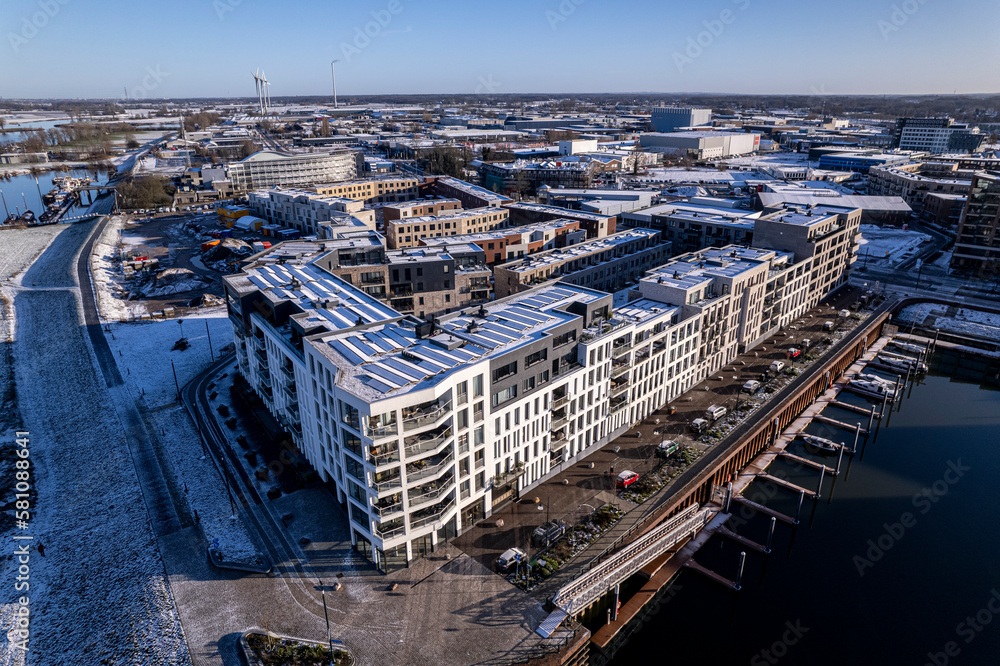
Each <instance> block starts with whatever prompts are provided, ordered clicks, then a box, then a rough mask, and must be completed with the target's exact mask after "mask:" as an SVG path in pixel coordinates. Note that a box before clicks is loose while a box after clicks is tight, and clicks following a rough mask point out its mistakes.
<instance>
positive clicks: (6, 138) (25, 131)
mask: <svg viewBox="0 0 1000 666" xmlns="http://www.w3.org/2000/svg"><path fill="white" fill-rule="evenodd" d="M15 117H16V116H15ZM69 122H70V119H69V118H64V119H62V120H39V121H37V122H31V123H25V124H23V125H19V124H15V123H10V122H8V123H7V126H6V127H5V129H8V130H10V129H19V130H22V131H19V132H0V145H3V144H5V143H17V142H18V141H24V140H25V139H27V138H29V137H31V136H32V135H33V134H35V132H32V131H30V130H36V129H45V130H47V129H52V128H53V127H57V126H59V125H65V124H67V123H69Z"/></svg>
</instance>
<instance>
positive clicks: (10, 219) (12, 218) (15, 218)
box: [3, 213, 21, 224]
mask: <svg viewBox="0 0 1000 666" xmlns="http://www.w3.org/2000/svg"><path fill="white" fill-rule="evenodd" d="M20 221H21V216H20V215H17V214H15V213H11V214H10V215H8V216H7V219H6V220H4V221H3V222H4V224H17V223H18V222H20Z"/></svg>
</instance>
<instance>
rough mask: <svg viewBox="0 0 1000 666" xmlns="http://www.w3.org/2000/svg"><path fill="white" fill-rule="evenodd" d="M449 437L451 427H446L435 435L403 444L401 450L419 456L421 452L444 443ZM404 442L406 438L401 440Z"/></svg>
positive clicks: (408, 454)
mask: <svg viewBox="0 0 1000 666" xmlns="http://www.w3.org/2000/svg"><path fill="white" fill-rule="evenodd" d="M449 437H451V427H449V428H447V429H446V430H445V431H444V432H443V433H441V434H440V435H437V436H435V437H430V438H427V439H418V440H417V441H416V442H414V443H412V444H404V446H403V450H404V451H405V452H406V456H407V457H410V456H419V455H420V454H422V453H427V452H428V451H434V450H436V449H437V448H438V447H440V446H441V445H442V444H444V443H445V442H446V441H447V440H448V438H449ZM403 441H404V442H405V441H406V440H403Z"/></svg>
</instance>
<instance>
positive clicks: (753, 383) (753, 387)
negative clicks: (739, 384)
mask: <svg viewBox="0 0 1000 666" xmlns="http://www.w3.org/2000/svg"><path fill="white" fill-rule="evenodd" d="M743 390H744V391H746V392H747V393H749V394H751V395H753V394H754V393H756V392H757V391H759V390H760V382H759V381H757V380H756V379H748V380H747V381H746V383H745V384H743Z"/></svg>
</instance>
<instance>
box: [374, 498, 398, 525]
mask: <svg viewBox="0 0 1000 666" xmlns="http://www.w3.org/2000/svg"><path fill="white" fill-rule="evenodd" d="M402 511H403V496H402V495H401V494H400V493H396V494H395V495H392V496H390V497H385V498H382V499H380V500H378V501H377V502H375V504H374V505H373V506H372V513H374V514H375V515H376V516H378V517H379V518H383V519H384V518H388V517H389V516H391V515H393V514H394V513H401V512H402Z"/></svg>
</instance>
